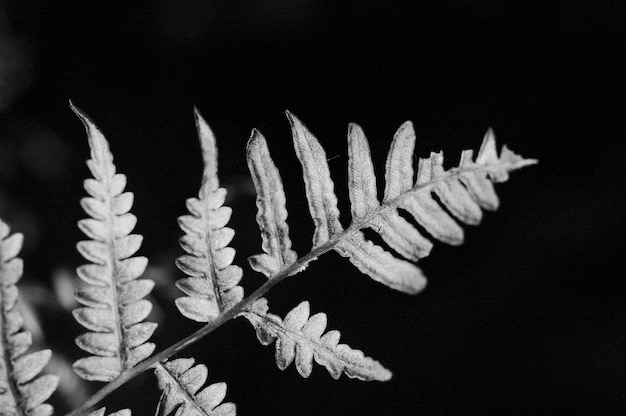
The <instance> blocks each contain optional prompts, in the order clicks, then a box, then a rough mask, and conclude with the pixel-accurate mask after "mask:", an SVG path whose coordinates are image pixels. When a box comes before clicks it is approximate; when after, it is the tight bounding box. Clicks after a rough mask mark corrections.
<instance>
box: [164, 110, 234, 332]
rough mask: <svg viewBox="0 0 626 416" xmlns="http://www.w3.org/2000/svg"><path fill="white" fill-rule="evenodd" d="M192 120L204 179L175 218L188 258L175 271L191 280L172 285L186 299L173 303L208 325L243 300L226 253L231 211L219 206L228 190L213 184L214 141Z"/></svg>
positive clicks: (229, 252)
mask: <svg viewBox="0 0 626 416" xmlns="http://www.w3.org/2000/svg"><path fill="white" fill-rule="evenodd" d="M195 115H196V127H197V130H198V136H199V138H200V145H201V148H202V156H203V160H204V173H203V176H202V185H201V188H200V192H199V195H198V198H189V199H187V209H188V210H189V215H183V216H182V217H180V218H178V224H179V225H180V228H181V229H182V230H183V231H184V232H185V235H184V236H183V237H182V238H181V239H180V245H181V247H182V248H183V250H185V251H186V252H187V254H186V255H183V256H180V257H179V258H178V259H177V260H176V265H177V266H178V268H179V269H180V270H182V271H183V272H184V273H185V274H186V275H187V276H189V277H187V278H183V279H180V280H178V281H177V282H176V286H177V287H178V288H179V289H180V290H182V291H183V292H184V293H185V294H186V295H187V296H183V297H180V298H178V299H176V306H177V307H178V310H179V311H180V312H181V313H182V314H183V315H184V316H186V317H187V318H189V319H192V320H194V321H198V322H210V321H213V320H214V319H215V318H217V317H218V316H219V315H220V314H221V313H222V312H224V311H226V310H228V309H229V308H231V307H232V306H233V305H235V304H236V303H238V302H239V301H241V299H243V288H242V287H241V286H239V281H240V280H241V276H242V270H241V268H240V267H239V266H236V265H233V264H232V262H233V258H234V257H235V250H234V249H233V248H232V247H228V244H229V243H230V241H231V240H232V239H233V236H234V235H235V232H234V231H233V229H232V228H229V227H226V224H227V223H228V221H229V220H230V215H231V212H232V210H231V208H229V207H226V206H223V204H224V200H225V199H226V189H224V188H220V187H219V181H218V178H217V148H216V145H215V137H214V135H213V132H212V131H211V129H210V128H209V126H208V125H207V123H206V122H205V121H204V119H203V118H202V117H201V116H200V114H199V113H198V112H197V111H196V113H195Z"/></svg>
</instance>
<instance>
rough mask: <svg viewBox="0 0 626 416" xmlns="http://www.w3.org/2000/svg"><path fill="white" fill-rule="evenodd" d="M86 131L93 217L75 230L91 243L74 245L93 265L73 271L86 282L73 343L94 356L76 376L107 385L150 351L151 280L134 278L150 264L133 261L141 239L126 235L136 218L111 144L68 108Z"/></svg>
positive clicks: (79, 364)
mask: <svg viewBox="0 0 626 416" xmlns="http://www.w3.org/2000/svg"><path fill="white" fill-rule="evenodd" d="M72 109H73V110H74V112H75V113H76V114H77V115H78V117H79V118H80V119H81V121H82V122H83V124H84V125H85V128H86V130H87V136H88V139H89V147H90V149H91V158H90V159H89V160H88V161H87V166H88V167H89V170H90V171H91V173H92V175H93V176H94V178H93V179H87V180H85V190H86V191H87V192H88V193H89V195H90V196H89V197H86V198H83V200H82V201H81V205H82V207H83V209H84V210H85V212H86V213H87V214H88V215H89V216H90V217H91V218H87V219H84V220H81V221H79V223H78V226H79V228H80V229H81V231H83V232H84V233H85V234H86V235H87V237H89V238H90V239H91V240H87V241H81V242H80V243H78V245H77V248H78V251H79V252H80V253H81V254H82V255H83V257H85V258H86V259H87V260H89V261H91V262H92V263H93V264H87V265H83V266H80V267H79V268H78V269H77V273H78V275H79V276H80V278H81V279H82V280H83V281H84V282H85V283H86V285H85V286H83V287H82V288H80V289H78V290H77V291H76V293H75V297H76V299H77V300H78V301H79V302H80V303H81V304H82V305H84V307H82V308H78V309H75V310H74V317H75V318H76V320H77V321H78V322H79V323H80V324H81V325H83V326H84V327H86V328H87V329H88V330H89V331H90V332H86V333H84V334H82V335H80V336H79V337H78V338H76V343H77V345H78V346H79V347H80V348H81V349H83V350H85V351H87V352H88V353H90V354H92V355H91V356H88V357H85V358H81V359H79V360H77V361H76V362H75V363H74V366H73V367H74V370H75V371H76V373H77V374H78V375H79V376H80V377H82V378H84V379H86V380H97V381H110V380H112V379H114V378H115V377H117V376H118V375H119V374H120V373H121V372H122V371H124V370H126V369H129V368H131V367H133V366H134V365H135V364H137V363H138V362H139V361H142V360H143V359H145V358H147V357H148V356H150V355H151V354H152V352H153V351H154V348H155V345H154V344H153V343H151V342H147V341H148V339H149V338H150V337H151V336H152V333H153V332H154V330H155V329H156V326H157V325H156V324H154V323H150V322H143V320H144V319H145V318H146V317H147V315H148V314H149V313H150V310H151V308H152V304H151V303H150V302H149V301H147V300H145V299H143V298H144V297H145V296H147V295H148V294H149V293H150V292H151V290H152V288H153V287H154V282H153V281H152V280H147V279H137V278H138V277H139V276H141V275H142V274H143V272H144V270H145V268H146V265H147V263H148V261H147V259H146V258H145V257H131V256H132V255H133V254H135V252H136V251H137V250H139V247H140V246H141V241H142V237H141V236H140V235H137V234H130V233H131V231H132V230H133V228H134V227H135V225H136V223H137V218H136V217H135V216H134V215H133V214H131V213H129V211H130V209H131V208H132V204H133V194H132V193H131V192H124V188H125V187H126V176H124V175H122V174H120V173H116V169H115V165H114V164H113V155H112V154H111V152H110V150H109V145H108V143H107V141H106V139H105V138H104V136H103V135H102V133H101V132H100V130H99V129H98V128H97V127H96V125H95V124H94V123H93V122H92V121H91V120H90V119H89V117H87V115H85V114H84V113H83V112H81V111H80V110H79V109H78V108H76V107H74V106H73V105H72Z"/></svg>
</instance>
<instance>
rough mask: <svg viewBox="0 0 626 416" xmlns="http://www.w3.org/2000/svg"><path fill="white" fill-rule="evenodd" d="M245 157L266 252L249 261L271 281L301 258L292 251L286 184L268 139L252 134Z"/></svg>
mask: <svg viewBox="0 0 626 416" xmlns="http://www.w3.org/2000/svg"><path fill="white" fill-rule="evenodd" d="M246 153H247V159H248V168H249V169H250V174H251V175H252V181H253V182H254V186H255V188H256V192H257V197H256V204H257V208H258V212H257V216H256V220H257V223H258V224H259V228H260V229H261V237H262V238H263V251H264V252H265V253H264V254H257V255H254V256H251V257H249V258H248V261H249V262H250V266H251V267H252V268H253V269H254V270H256V271H259V272H262V273H264V274H265V275H266V276H267V277H268V278H270V277H272V275H274V274H275V273H277V272H278V271H279V270H280V269H282V268H283V267H284V266H286V265H289V264H291V263H293V262H294V261H296V259H297V258H298V255H297V254H296V252H295V251H293V250H292V249H291V239H290V238H289V226H288V225H287V208H286V207H285V191H284V189H283V181H282V179H281V177H280V174H279V173H278V169H277V168H276V165H275V164H274V161H273V160H272V158H271V157H270V154H269V150H268V148H267V142H266V141H265V137H263V135H262V134H261V133H260V132H259V131H258V130H253V131H252V135H251V137H250V140H249V141H248V145H247V147H246Z"/></svg>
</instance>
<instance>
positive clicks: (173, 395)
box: [155, 358, 236, 416]
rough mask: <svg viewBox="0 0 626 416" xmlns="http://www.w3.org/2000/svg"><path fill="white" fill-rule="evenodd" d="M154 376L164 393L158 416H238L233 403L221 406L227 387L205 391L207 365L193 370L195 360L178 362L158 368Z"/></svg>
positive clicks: (215, 386)
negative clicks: (171, 415) (173, 415)
mask: <svg viewBox="0 0 626 416" xmlns="http://www.w3.org/2000/svg"><path fill="white" fill-rule="evenodd" d="M155 373H156V375H157V378H158V380H159V388H160V389H161V390H163V393H162V394H161V399H160V400H159V404H158V407H157V411H156V415H157V416H167V415H170V414H174V413H175V414H176V416H200V415H205V416H235V414H236V406H235V405H234V404H233V403H222V402H223V400H224V397H226V383H214V384H211V385H209V386H208V387H204V388H203V386H204V384H205V383H206V380H207V376H208V369H207V367H206V366H205V365H204V364H197V365H195V366H194V359H193V358H179V359H176V360H173V361H170V362H167V363H164V364H157V367H156V370H155Z"/></svg>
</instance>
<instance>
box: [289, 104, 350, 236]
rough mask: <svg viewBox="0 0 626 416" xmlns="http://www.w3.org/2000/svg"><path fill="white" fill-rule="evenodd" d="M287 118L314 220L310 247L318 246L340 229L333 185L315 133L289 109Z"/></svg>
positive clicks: (324, 155)
mask: <svg viewBox="0 0 626 416" xmlns="http://www.w3.org/2000/svg"><path fill="white" fill-rule="evenodd" d="M287 118H288V119H289V123H290V124H291V131H292V134H293V143H294V147H295V149H296V156H298V159H299V160H300V163H301V164H302V170H303V177H304V185H305V191H306V197H307V201H308V203H309V211H310V212H311V217H312V218H313V222H314V223H315V234H314V236H313V247H317V246H319V245H321V244H323V243H325V242H327V241H328V240H329V239H330V238H331V237H333V236H334V235H336V234H338V233H340V232H341V231H342V230H343V228H342V227H341V223H340V222H339V209H338V208H337V197H336V196H335V193H334V191H333V189H334V186H335V185H334V184H333V181H332V180H331V179H330V170H329V169H328V164H327V163H326V152H325V151H324V149H323V148H322V146H321V145H320V143H319V142H318V141H317V139H316V138H315V136H313V134H312V133H311V132H310V131H309V130H308V129H307V128H306V127H305V126H304V124H302V122H301V121H300V120H298V118H297V117H296V116H294V115H293V114H291V113H290V112H289V111H287Z"/></svg>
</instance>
